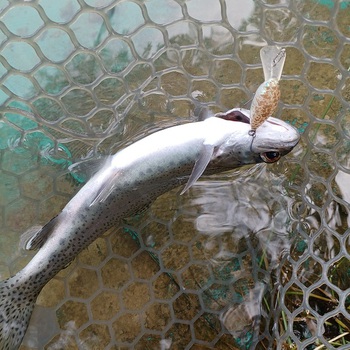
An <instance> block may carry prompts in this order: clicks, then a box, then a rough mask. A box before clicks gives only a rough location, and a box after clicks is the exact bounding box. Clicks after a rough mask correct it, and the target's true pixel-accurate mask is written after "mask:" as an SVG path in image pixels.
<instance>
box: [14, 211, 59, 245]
mask: <svg viewBox="0 0 350 350" xmlns="http://www.w3.org/2000/svg"><path fill="white" fill-rule="evenodd" d="M57 218H58V217H57V216H56V217H54V218H53V219H51V220H50V221H49V222H48V223H47V224H46V225H45V226H33V227H31V228H30V229H29V230H27V231H26V232H24V233H23V234H22V236H21V243H20V244H21V246H22V247H24V249H26V250H37V249H39V248H41V247H42V245H43V244H44V243H45V242H46V240H47V238H48V237H49V235H50V234H51V232H52V230H53V228H54V226H55V225H56V223H57Z"/></svg>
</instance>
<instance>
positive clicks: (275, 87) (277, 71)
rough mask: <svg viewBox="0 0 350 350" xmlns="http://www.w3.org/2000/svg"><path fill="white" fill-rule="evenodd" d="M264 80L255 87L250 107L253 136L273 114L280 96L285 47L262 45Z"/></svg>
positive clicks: (251, 132) (251, 133) (261, 55)
mask: <svg viewBox="0 0 350 350" xmlns="http://www.w3.org/2000/svg"><path fill="white" fill-rule="evenodd" d="M260 57H261V62H262V66H263V70H264V77H265V81H264V82H263V83H262V84H261V85H260V86H259V88H258V89H257V91H256V93H255V96H254V99H253V102H252V104H251V107H250V125H251V130H250V132H249V133H250V135H252V136H254V135H255V131H256V129H257V128H258V127H259V126H260V125H261V124H262V123H264V121H265V120H266V119H267V118H268V117H270V116H271V114H273V113H274V112H275V110H276V108H277V105H278V101H279V99H280V97H281V91H280V87H279V80H280V78H281V75H282V70H283V66H284V61H285V59H286V51H285V49H280V48H278V47H277V46H264V47H263V48H262V49H261V50H260Z"/></svg>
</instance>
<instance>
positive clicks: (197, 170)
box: [181, 144, 214, 194]
mask: <svg viewBox="0 0 350 350" xmlns="http://www.w3.org/2000/svg"><path fill="white" fill-rule="evenodd" d="M213 153H214V145H210V144H204V145H203V148H202V150H201V153H200V155H199V157H198V159H197V160H196V162H195V164H194V167H193V170H192V173H191V175H190V177H189V179H188V181H187V184H186V186H185V188H184V189H183V190H182V191H181V194H184V193H185V192H186V191H187V190H188V189H189V188H190V187H192V186H193V184H194V183H195V182H196V181H197V180H198V179H199V178H200V176H201V175H202V174H203V173H204V171H205V169H206V167H207V165H208V164H209V162H210V159H211V157H212V155H213Z"/></svg>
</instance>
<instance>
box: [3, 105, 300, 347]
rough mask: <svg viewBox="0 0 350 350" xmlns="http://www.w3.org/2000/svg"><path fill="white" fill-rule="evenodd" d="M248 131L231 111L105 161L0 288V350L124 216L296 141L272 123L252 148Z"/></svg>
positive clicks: (273, 155) (36, 233)
mask: <svg viewBox="0 0 350 350" xmlns="http://www.w3.org/2000/svg"><path fill="white" fill-rule="evenodd" d="M249 130H250V112H249V111H248V110H245V109H232V110H230V111H228V112H226V113H219V114H217V115H212V116H207V117H206V118H205V119H204V120H201V121H198V122H193V123H187V124H182V125H178V126H174V127H170V128H167V129H164V130H161V131H158V132H155V133H153V134H151V135H149V136H147V137H145V138H143V139H141V140H139V141H137V142H135V143H133V144H131V145H130V146H128V147H126V148H124V149H122V150H121V151H119V152H117V153H116V154H114V155H113V156H110V157H109V158H108V160H106V162H105V163H104V165H103V166H102V167H101V169H100V170H99V171H98V172H97V173H96V174H95V175H93V176H92V178H91V179H90V180H89V181H88V182H87V183H86V184H85V185H84V186H83V187H82V188H81V189H80V190H79V192H78V193H77V194H76V195H75V196H74V197H73V198H72V199H71V200H70V201H69V202H68V204H67V205H66V206H65V207H64V209H63V210H62V211H61V212H60V213H59V214H58V215H57V216H56V217H55V218H53V219H52V220H51V221H49V222H48V223H47V224H46V225H45V226H43V227H40V228H38V227H36V228H35V229H32V230H31V231H32V232H31V234H32V236H31V238H30V239H29V240H28V241H27V243H26V249H38V252H37V253H36V255H35V256H34V257H33V258H32V260H31V261H30V262H29V263H28V264H27V265H26V266H25V267H24V268H23V269H22V270H20V271H19V272H17V273H16V274H15V275H14V276H13V277H10V278H8V279H7V280H4V281H2V282H0V349H2V350H15V349H18V347H19V346H20V344H21V341H22V339H23V337H24V335H25V332H26V329H27V326H28V323H29V321H30V317H31V314H32V311H33V309H34V305H35V301H36V299H37V296H38V294H39V293H40V291H41V289H42V288H43V287H44V286H45V285H46V283H48V282H49V281H50V280H51V279H52V278H53V277H54V276H55V275H56V274H57V273H58V272H59V271H60V270H61V269H63V268H65V267H67V265H68V264H69V263H70V262H71V261H72V260H73V259H74V258H75V257H76V256H77V255H78V254H79V253H80V252H81V251H82V250H83V249H85V248H86V247H88V245H89V244H90V243H92V242H93V241H94V240H95V239H96V238H97V237H99V236H100V235H102V234H103V233H104V232H106V231H107V230H108V229H110V228H111V227H113V226H116V225H118V224H120V222H121V220H122V219H123V218H126V217H129V216H132V215H134V214H137V213H138V212H139V211H141V210H142V209H143V208H145V207H146V206H147V205H149V204H150V203H152V201H154V200H155V199H156V198H157V197H158V196H160V195H161V194H163V193H165V192H167V191H169V190H171V189H173V188H175V187H178V186H180V185H183V184H186V185H185V187H184V189H183V190H182V193H183V192H185V191H187V190H188V189H189V188H190V187H191V186H192V185H193V184H194V183H195V182H196V181H197V180H198V178H199V177H200V176H201V175H202V174H206V175H210V174H214V173H219V172H224V171H228V170H231V169H235V168H238V167H240V166H243V165H246V164H256V163H261V162H267V163H273V162H276V161H277V160H278V159H280V157H281V156H284V155H286V154H287V153H289V152H290V151H291V150H292V149H293V147H294V146H295V145H296V144H297V143H298V141H299V138H300V136H299V133H298V131H297V130H296V129H295V128H294V127H293V126H291V125H289V124H287V123H285V122H283V121H281V120H278V119H275V118H272V117H270V118H268V119H267V120H266V121H265V123H263V125H261V126H260V127H259V128H258V129H257V130H256V135H255V140H254V144H251V137H250V136H249V134H248V132H249Z"/></svg>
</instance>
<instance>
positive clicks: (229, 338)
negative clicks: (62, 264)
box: [0, 0, 350, 349]
mask: <svg viewBox="0 0 350 350" xmlns="http://www.w3.org/2000/svg"><path fill="white" fill-rule="evenodd" d="M0 6H1V8H2V9H3V10H2V21H3V24H2V26H1V36H0V39H2V44H1V47H0V50H1V53H2V57H3V58H2V61H1V65H0V73H1V82H2V85H1V89H0V100H1V102H2V103H3V108H2V109H3V111H4V110H5V106H12V107H16V108H22V109H25V110H29V111H36V113H37V114H38V115H37V116H36V118H35V119H34V120H31V119H30V118H28V115H24V116H21V115H18V114H16V113H12V114H10V113H6V114H3V115H2V119H1V120H0V155H1V172H0V193H1V196H0V210H1V215H0V242H1V245H0V274H1V279H3V278H5V277H8V276H9V275H11V274H14V273H15V272H16V271H18V270H19V269H20V268H21V267H23V266H24V265H25V264H26V262H28V261H29V259H30V258H31V256H32V255H31V254H30V253H27V252H24V251H23V250H21V249H20V246H19V243H20V235H21V233H22V232H23V231H25V230H26V229H27V228H29V227H30V226H32V225H37V224H44V223H45V222H46V221H48V220H49V219H51V218H52V217H53V216H54V215H56V214H57V213H58V212H59V211H60V209H61V208H62V207H63V206H64V205H65V204H66V203H67V202H68V200H69V199H70V198H71V197H72V196H73V195H74V193H75V192H76V191H77V190H78V189H79V186H81V183H82V182H83V181H84V180H85V178H84V176H83V174H81V173H74V174H69V173H68V170H67V169H68V167H69V166H70V165H71V164H72V163H75V162H76V161H79V160H81V159H84V158H93V157H99V156H103V155H106V154H110V153H113V152H115V151H116V150H117V149H118V148H120V147H123V146H125V145H127V144H128V143H130V142H132V141H133V140H135V139H138V138H140V137H142V135H145V134H147V133H149V132H151V131H155V130H157V129H159V128H162V127H165V126H168V125H173V124H176V123H181V122H183V121H184V120H188V118H189V117H192V115H193V111H194V109H195V107H196V105H197V104H198V102H199V103H202V104H206V105H208V106H209V107H210V108H211V109H212V110H213V111H219V110H225V109H228V108H232V107H237V106H239V107H242V106H244V105H245V104H247V103H248V105H249V100H250V99H251V98H252V96H253V95H252V94H253V93H254V92H255V90H256V88H257V87H258V86H259V85H260V83H261V82H262V80H263V74H262V69H261V64H260V58H259V50H260V47H261V46H263V45H265V44H266V43H268V44H278V45H280V46H284V47H286V52H287V59H286V65H285V68H284V70H283V76H282V80H281V87H282V97H281V103H280V105H279V108H278V111H277V116H278V117H279V118H282V119H284V120H287V121H289V122H290V123H292V124H293V125H295V126H296V127H297V128H298V129H299V131H300V132H301V133H302V134H303V137H302V141H301V143H300V145H299V146H298V147H297V148H296V149H295V150H294V151H293V153H292V154H291V155H289V156H288V157H287V158H286V159H285V160H282V161H280V162H279V163H278V164H275V165H272V166H263V167H261V166H257V167H253V168H250V169H241V170H239V171H235V172H230V173H227V174H224V175H220V176H214V177H210V178H205V179H203V180H202V181H200V182H199V183H198V184H197V185H196V186H195V187H194V188H193V189H192V190H191V191H190V192H189V193H186V194H185V195H184V196H180V195H179V193H180V191H181V189H177V190H174V191H171V192H170V193H168V194H166V195H163V196H162V197H161V198H159V199H158V200H157V201H156V202H155V203H154V204H153V205H152V206H151V207H150V208H149V209H148V210H147V211H145V212H144V213H141V214H140V215H139V216H137V217H135V218H130V219H128V220H127V221H125V225H124V226H123V227H122V228H115V230H113V232H108V233H106V235H105V236H104V237H101V238H100V239H98V240H97V241H96V242H94V243H93V244H92V245H91V246H90V247H89V248H88V249H87V250H86V251H84V252H83V253H82V254H80V255H79V256H78V257H77V259H76V261H74V262H73V263H72V264H71V265H70V266H69V267H68V268H67V269H65V270H63V271H61V272H60V273H59V274H58V276H57V277H55V278H54V279H53V280H52V281H51V282H50V283H49V284H48V285H47V286H46V287H45V288H44V290H43V292H42V293H41V295H40V297H39V299H38V302H37V308H36V310H35V313H34V316H33V319H32V321H31V325H30V328H29V331H28V334H27V337H26V339H25V341H24V345H23V346H22V348H23V349H41V348H45V349H68V348H69V349H103V348H105V349H127V348H134V349H168V348H170V349H208V348H215V349H234V348H242V349H245V348H249V347H254V346H255V347H256V348H258V349H265V348H267V347H268V346H270V347H272V348H278V349H282V348H283V347H285V346H289V347H290V348H293V346H294V345H295V346H296V348H301V347H302V348H308V349H313V348H315V347H316V346H319V345H321V344H325V345H326V347H327V348H331V347H332V346H333V345H330V344H335V345H334V346H337V347H338V348H344V349H346V348H347V346H348V345H347V343H348V342H349V341H350V338H349V335H348V334H346V332H347V330H348V329H349V328H350V324H349V318H350V315H349V312H348V310H349V305H350V303H349V295H348V292H347V290H348V288H349V287H350V285H349V282H348V278H347V276H348V273H349V268H350V266H349V263H348V259H349V254H350V243H349V229H348V225H349V203H350V193H349V190H348V182H349V176H350V175H349V174H350V170H349V169H350V162H349V156H348V154H349V153H348V152H349V135H350V127H349V120H350V119H349V110H348V109H349V106H348V102H347V101H348V100H349V78H348V68H349V66H350V64H349V63H350V62H349V58H348V57H349V52H350V51H349V47H350V46H349V44H350V42H349V37H350V32H349V25H348V24H349V21H350V10H349V9H350V7H349V3H348V2H347V1H336V2H332V1H328V2H326V1H314V0H308V1H255V2H254V1H246V2H244V5H242V2H241V1H238V0H237V1H234V0H231V1H229V0H226V1H224V0H223V1H219V0H216V1H212V0H211V1H202V0H201V1H199V0H192V1H188V2H176V1H162V2H160V1H156V0H148V1H123V2H116V3H115V2H113V1H110V0H104V1H86V2H85V4H84V3H83V2H78V1H70V2H66V1H63V2H62V1H61V2H59V4H58V3H57V4H55V5H53V4H51V3H50V2H48V1H39V2H38V3H34V2H26V3H25V4H23V6H16V4H14V5H10V4H9V3H8V2H6V1H3V2H1V3H0ZM56 7H57V8H56ZM130 14H132V16H131V15H130ZM120 18H122V19H123V20H122V21H120ZM19 19H21V20H19ZM13 35H15V36H13ZM19 38H21V39H22V40H18V39H19ZM33 48H34V49H33ZM24 55H25V57H26V60H22V59H19V57H23V56H24ZM322 271H324V272H323V274H322ZM336 337H338V338H337V339H336V340H334V341H333V342H332V339H334V338H336Z"/></svg>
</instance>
